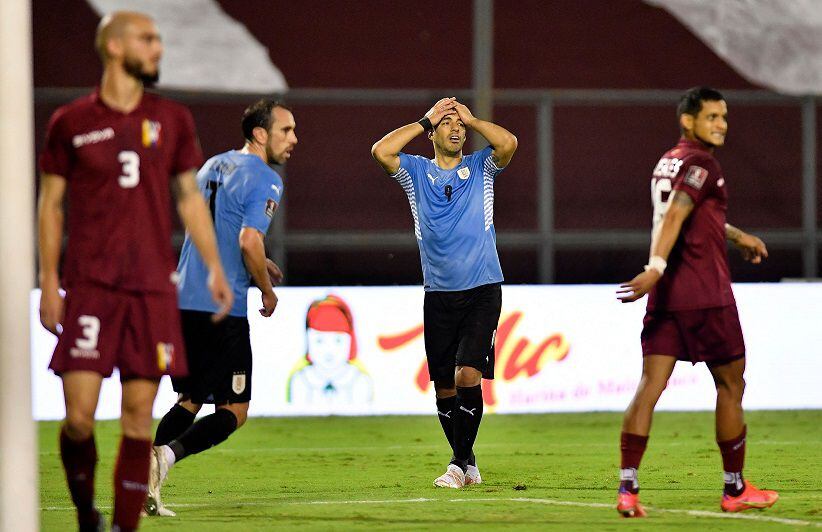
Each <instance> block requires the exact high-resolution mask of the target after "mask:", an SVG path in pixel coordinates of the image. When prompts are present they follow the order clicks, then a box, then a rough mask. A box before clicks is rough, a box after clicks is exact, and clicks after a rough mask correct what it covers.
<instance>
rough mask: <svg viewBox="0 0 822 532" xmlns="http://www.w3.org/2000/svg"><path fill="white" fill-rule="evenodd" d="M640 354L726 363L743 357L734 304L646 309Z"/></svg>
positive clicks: (711, 364) (743, 351)
mask: <svg viewBox="0 0 822 532" xmlns="http://www.w3.org/2000/svg"><path fill="white" fill-rule="evenodd" d="M643 325H644V327H643V328H642V354H643V355H668V356H673V357H676V358H677V360H687V361H690V362H691V363H693V364H696V363H697V362H705V363H707V364H708V365H709V366H716V365H720V364H726V363H728V362H732V361H734V360H736V359H739V358H742V357H744V356H745V341H744V340H743V338H742V327H741V326H740V324H739V314H738V313H737V311H736V305H727V306H725V307H715V308H704V309H698V310H677V311H649V312H647V313H646V314H645V319H644V320H643Z"/></svg>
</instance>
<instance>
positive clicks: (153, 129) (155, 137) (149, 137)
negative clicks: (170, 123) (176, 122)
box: [143, 118, 163, 148]
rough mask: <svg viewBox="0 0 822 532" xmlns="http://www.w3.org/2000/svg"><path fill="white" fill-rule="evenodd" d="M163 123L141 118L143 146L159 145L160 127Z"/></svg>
mask: <svg viewBox="0 0 822 532" xmlns="http://www.w3.org/2000/svg"><path fill="white" fill-rule="evenodd" d="M162 127H163V125H162V124H161V123H160V122H155V121H153V120H149V119H147V118H146V119H145V120H143V147H144V148H150V147H152V146H159V145H160V129H161V128H162Z"/></svg>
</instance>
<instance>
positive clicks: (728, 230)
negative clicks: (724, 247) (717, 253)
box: [725, 223, 768, 264]
mask: <svg viewBox="0 0 822 532" xmlns="http://www.w3.org/2000/svg"><path fill="white" fill-rule="evenodd" d="M725 238H726V239H727V240H728V241H729V242H731V243H732V244H733V245H734V246H736V248H737V249H738V250H739V252H740V253H742V258H743V259H745V260H747V261H750V262H751V263H753V264H759V263H760V262H762V259H767V258H768V248H766V247H765V243H764V242H763V241H762V239H760V238H759V237H757V236H754V235H752V234H750V233H746V232H745V231H743V230H742V229H739V228H738V227H734V226H732V225H731V224H728V223H726V224H725Z"/></svg>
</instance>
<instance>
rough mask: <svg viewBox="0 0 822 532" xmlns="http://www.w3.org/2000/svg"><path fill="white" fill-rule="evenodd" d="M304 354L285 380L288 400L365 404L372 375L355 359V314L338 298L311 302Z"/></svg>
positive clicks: (370, 397)
mask: <svg viewBox="0 0 822 532" xmlns="http://www.w3.org/2000/svg"><path fill="white" fill-rule="evenodd" d="M305 331H306V346H307V349H306V351H307V352H306V354H305V357H304V358H303V359H301V360H300V362H299V363H298V364H297V367H295V368H294V370H293V371H292V372H291V376H290V377H289V379H288V391H287V401H288V402H289V403H292V404H304V405H318V404H328V405H341V404H349V405H356V404H367V403H370V402H371V401H372V399H373V396H374V386H373V383H372V381H371V377H369V376H368V373H367V372H366V371H365V368H364V367H363V366H362V364H360V362H359V361H358V360H357V337H356V334H355V331H354V317H353V316H352V315H351V310H350V309H349V308H348V305H347V304H346V303H345V301H343V300H342V299H341V298H339V297H337V296H334V295H328V296H326V297H325V298H323V299H319V300H317V301H314V302H313V303H311V305H310V306H309V307H308V312H307V313H306V316H305Z"/></svg>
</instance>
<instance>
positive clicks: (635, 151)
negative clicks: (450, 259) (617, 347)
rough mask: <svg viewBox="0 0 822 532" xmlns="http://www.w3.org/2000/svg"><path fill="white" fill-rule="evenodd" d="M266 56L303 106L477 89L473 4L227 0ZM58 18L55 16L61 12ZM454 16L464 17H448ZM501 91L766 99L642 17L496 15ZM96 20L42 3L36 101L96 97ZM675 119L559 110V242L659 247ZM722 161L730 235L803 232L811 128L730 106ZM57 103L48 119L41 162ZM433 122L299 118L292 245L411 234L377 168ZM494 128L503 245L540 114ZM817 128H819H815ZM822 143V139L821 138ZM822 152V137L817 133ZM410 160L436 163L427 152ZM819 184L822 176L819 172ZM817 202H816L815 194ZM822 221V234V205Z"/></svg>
mask: <svg viewBox="0 0 822 532" xmlns="http://www.w3.org/2000/svg"><path fill="white" fill-rule="evenodd" d="M220 4H221V5H222V7H223V9H224V10H225V11H226V12H227V13H228V14H229V15H231V16H233V17H234V18H236V19H238V20H239V21H241V22H243V23H244V24H246V26H247V27H248V29H249V30H250V31H251V32H252V33H253V34H254V36H255V37H256V38H257V39H258V40H259V41H260V42H262V43H263V44H264V45H265V46H267V47H268V50H269V55H270V57H271V60H272V62H273V63H274V64H275V65H277V66H278V67H279V68H280V70H281V71H282V72H283V74H284V75H285V77H286V79H287V81H288V83H289V85H290V86H291V87H292V88H317V87H321V88H337V87H343V88H369V89H371V88H385V89H388V88H418V89H440V90H442V91H444V92H443V94H445V91H446V90H447V89H469V88H470V86H471V46H472V29H471V20H472V18H471V9H472V2H471V1H470V0H456V1H455V2H451V3H449V4H448V10H447V11H448V13H449V15H447V16H444V15H443V13H442V11H443V10H442V4H441V3H440V2H437V1H435V0H416V1H415V2H411V3H409V2H398V1H380V0H362V1H358V2H334V1H330V0H329V1H325V0H305V1H302V2H298V3H297V2H284V1H270V2H246V1H239V0H221V1H220ZM58 8H59V9H58ZM451 13H456V14H458V16H453V15H450V14H451ZM494 18H495V20H494V25H495V27H494V45H495V46H494V83H495V86H496V87H497V88H501V89H506V88H514V89H542V88H552V89H675V90H683V89H685V88H687V87H690V86H693V85H696V84H707V85H713V86H716V87H718V88H720V89H756V88H757V87H755V86H753V85H751V84H750V83H749V82H748V81H746V80H745V79H743V78H742V77H740V76H739V75H738V74H736V73H735V72H734V71H733V70H732V69H731V68H730V67H729V66H728V65H727V64H725V63H724V62H723V61H722V60H721V59H719V58H718V57H717V56H716V55H715V54H714V53H713V52H712V51H710V50H709V49H708V48H707V47H706V46H705V45H704V44H702V43H701V42H700V41H699V40H698V39H697V38H696V37H694V36H693V35H692V34H691V33H690V32H689V31H688V30H687V29H686V28H684V27H683V26H682V25H681V24H680V23H679V22H677V21H676V19H674V18H673V17H672V16H670V15H669V14H668V13H667V12H665V11H664V10H661V9H657V8H654V7H650V6H648V5H646V4H644V3H642V2H641V1H639V0H608V1H605V0H551V1H544V0H543V1H539V0H523V1H516V2H514V1H512V0H508V1H506V0H498V1H497V2H495V12H494ZM96 23H97V16H96V14H95V13H94V12H93V11H92V10H91V8H90V7H89V6H88V4H86V2H85V1H84V0H65V1H60V2H57V1H55V0H51V1H46V0H35V1H34V53H35V63H34V79H35V84H36V86H37V87H41V88H44V87H90V86H93V85H94V84H96V83H97V81H98V77H99V74H100V66H99V62H98V60H97V58H96V55H95V54H94V52H93V50H92V46H91V43H92V39H93V33H94V28H95V26H96ZM674 106H675V102H674V101H671V102H670V104H668V105H658V104H656V105H630V106H578V105H577V106H570V105H566V106H559V107H557V108H556V109H555V111H554V146H553V148H554V153H555V156H554V157H555V159H554V175H555V180H556V181H555V190H556V211H555V213H556V215H555V220H554V223H555V226H556V228H557V229H559V230H599V229H633V230H645V229H648V230H649V223H650V215H651V207H650V201H649V191H648V178H649V173H650V171H651V169H652V168H653V166H654V164H655V163H656V161H657V159H658V158H659V156H660V155H661V153H662V152H664V151H665V150H666V149H667V148H669V147H670V146H671V145H672V144H673V143H674V142H675V141H676V139H677V136H678V131H677V126H676V119H675V116H674V110H673V109H674ZM729 106H730V128H731V129H730V135H729V139H728V144H727V146H726V147H725V148H723V149H722V150H721V151H720V152H719V154H718V156H719V159H720V161H721V163H722V165H723V168H724V171H725V174H726V178H727V180H728V183H729V187H730V192H731V205H730V210H729V220H731V221H732V222H733V223H735V224H737V225H740V226H741V227H744V228H750V229H761V228H767V229H797V228H799V227H800V226H801V203H800V194H801V151H800V139H801V137H800V135H801V129H800V113H799V108H798V107H796V106H791V105H781V106H751V105H748V106H745V105H737V104H735V103H734V102H733V101H732V100H731V101H729ZM55 107H56V104H54V103H42V102H41V103H37V104H36V109H35V110H36V127H37V139H38V149H39V148H40V146H41V144H42V137H43V130H44V126H45V124H46V121H47V120H48V116H49V114H50V113H51V112H52V111H53V110H54V108H55ZM424 107H425V106H422V107H420V106H397V105H385V104H384V102H374V104H373V105H317V104H315V105H308V104H305V105H299V106H297V107H296V108H295V115H296V118H297V123H298V136H299V139H300V143H299V145H298V147H297V151H296V152H295V154H294V156H293V157H292V159H291V161H290V162H289V165H288V169H287V193H286V194H287V195H286V197H287V220H286V227H287V230H288V231H307V230H311V231H336V230H407V231H409V232H410V231H411V217H410V214H409V212H408V211H409V210H408V206H407V201H406V199H405V195H404V193H403V192H402V190H401V189H400V187H399V186H397V185H396V184H395V183H393V182H392V181H390V180H388V179H387V178H386V177H385V176H384V175H382V173H381V171H380V169H379V168H378V167H377V166H376V165H375V164H374V163H373V161H372V160H371V157H370V154H369V148H370V146H371V144H372V143H373V142H374V141H375V140H377V139H378V138H380V137H381V136H382V135H383V134H385V133H386V132H387V131H389V130H391V129H393V128H395V127H398V126H399V125H402V124H404V123H408V122H411V121H414V120H417V119H418V118H419V116H421V115H422V114H423V113H424V112H425V110H426V109H425V108H424ZM242 108H243V105H240V104H228V103H226V104H220V103H208V104H194V105H191V109H192V112H193V113H194V117H195V120H196V122H197V126H198V130H199V134H200V138H201V142H202V145H203V149H204V152H205V153H206V155H207V156H208V155H212V154H215V153H218V152H220V151H224V150H226V149H230V148H235V147H239V146H240V144H241V137H240V134H239V127H238V123H239V119H238V118H239V115H240V113H241V112H242ZM493 118H494V120H495V121H496V122H498V123H500V124H502V125H504V126H505V127H506V128H508V129H510V130H511V131H513V132H514V133H515V134H516V135H517V136H518V138H519V141H520V147H519V150H518V152H517V154H516V156H515V158H514V160H513V162H512V164H511V165H510V166H509V168H508V169H507V170H506V171H505V173H504V174H503V175H502V177H501V178H500V180H499V181H498V183H497V188H496V218H495V224H496V228H497V232H504V231H512V230H525V231H528V230H536V229H537V204H536V201H537V197H536V188H537V187H536V183H537V177H536V176H537V168H536V153H537V146H536V145H535V142H536V119H535V109H534V108H533V107H530V106H527V105H522V106H513V105H497V106H496V107H495V109H494V117H493ZM817 124H822V120H819V119H818V120H817ZM820 129H822V128H820ZM817 136H818V138H819V139H820V144H822V130H820V132H819V133H818V135H817ZM407 151H411V152H419V153H428V152H430V151H431V148H430V144H428V143H426V142H425V141H424V140H423V139H418V140H417V141H415V142H414V143H412V144H411V145H410V146H409V147H408V149H407ZM820 159H821V160H820V161H819V162H820V169H819V170H818V172H817V175H822V158H820ZM819 188H822V187H819ZM819 203H820V208H819V209H818V211H819V212H820V217H822V202H819ZM646 257H647V251H639V250H633V251H631V250H628V251H568V250H561V251H558V252H557V256H556V261H557V264H556V265H557V281H558V282H614V281H619V280H623V279H625V278H627V277H628V276H631V275H633V273H635V272H636V271H637V269H638V268H639V267H641V265H642V264H644V260H645V258H646ZM501 260H502V262H503V270H504V272H505V273H506V277H507V279H508V280H509V281H510V282H534V281H535V280H536V278H537V266H536V253H535V252H532V251H528V250H509V249H502V250H501ZM418 261H419V259H418V255H417V253H416V251H414V250H409V249H408V248H397V249H391V248H386V249H378V250H374V251H371V252H366V253H363V252H360V251H349V252H339V251H327V252H314V251H294V252H289V254H288V266H289V280H290V281H291V282H292V283H294V284H315V283H317V284H319V283H330V284H392V283H417V282H419V280H420V273H419V262H418ZM732 263H733V264H732V265H733V269H734V275H735V278H737V279H739V280H776V279H779V278H782V277H786V276H787V277H798V276H800V275H801V260H800V254H799V252H798V251H794V250H788V249H783V250H779V249H776V250H774V253H773V254H772V257H771V258H770V259H769V260H768V262H767V263H766V264H765V265H763V266H762V267H752V266H750V265H746V264H744V263H742V262H741V261H739V260H737V259H736V258H733V260H732Z"/></svg>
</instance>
